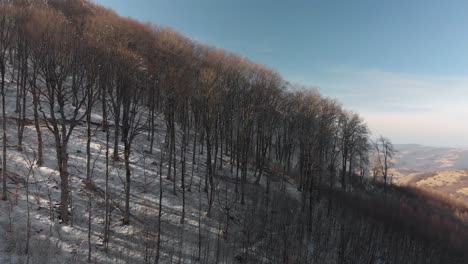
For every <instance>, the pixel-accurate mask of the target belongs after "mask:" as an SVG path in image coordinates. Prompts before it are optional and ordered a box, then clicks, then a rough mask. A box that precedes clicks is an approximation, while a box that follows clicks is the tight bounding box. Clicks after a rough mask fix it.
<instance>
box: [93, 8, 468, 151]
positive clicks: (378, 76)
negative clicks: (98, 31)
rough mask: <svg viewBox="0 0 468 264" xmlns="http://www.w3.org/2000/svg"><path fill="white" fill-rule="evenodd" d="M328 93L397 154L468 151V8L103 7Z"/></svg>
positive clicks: (326, 94) (327, 94)
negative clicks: (406, 148) (421, 148)
mask: <svg viewBox="0 0 468 264" xmlns="http://www.w3.org/2000/svg"><path fill="white" fill-rule="evenodd" d="M95 2H97V3H99V4H102V5H104V6H106V7H110V8H111V9H113V10H115V11H116V12H117V13H119V14H120V15H123V16H129V17H133V18H135V19H138V20H140V21H142V22H151V23H153V24H156V25H161V26H169V27H171V28H173V29H174V30H176V31H178V32H180V33H183V34H185V35H186V36H188V37H191V38H192V39H194V40H197V41H200V42H203V43H208V44H211V45H214V46H217V47H220V48H224V49H227V50H230V51H234V52H237V53H239V54H241V55H243V56H247V57H249V58H250V59H251V60H253V61H256V62H260V63H262V64H265V65H268V66H270V67H271V68H273V69H275V70H277V71H278V72H279V73H280V74H281V75H282V76H283V77H284V78H285V79H286V80H288V81H290V82H292V83H299V84H302V85H306V86H316V87H319V89H320V91H321V93H322V94H323V95H325V96H329V97H333V98H337V99H338V100H340V101H341V102H342V103H343V105H344V106H345V107H346V108H347V109H350V110H353V111H355V112H358V113H360V114H361V115H362V116H363V118H364V119H365V120H366V122H367V124H368V125H369V127H370V129H371V130H372V132H373V134H374V136H379V135H384V136H386V137H389V138H390V139H391V140H392V141H393V142H394V143H396V144H404V143H415V144H423V145H429V146H447V147H468V15H467V14H468V13H467V11H468V1H466V0H445V1H443V0H440V1H436V0H411V1H408V0H380V1H379V0H353V1H349V0H341V1H340V0H131V1H130V0H95Z"/></svg>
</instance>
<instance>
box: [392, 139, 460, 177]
mask: <svg viewBox="0 0 468 264" xmlns="http://www.w3.org/2000/svg"><path fill="white" fill-rule="evenodd" d="M395 148H396V149H397V150H398V153H397V154H396V155H395V169H396V171H397V172H398V173H397V175H399V174H402V175H408V174H411V173H415V172H422V171H440V170H459V169H466V168H468V148H444V147H429V146H423V145H417V144H396V145H395Z"/></svg>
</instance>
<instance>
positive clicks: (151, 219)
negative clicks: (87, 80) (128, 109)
mask: <svg viewBox="0 0 468 264" xmlns="http://www.w3.org/2000/svg"><path fill="white" fill-rule="evenodd" d="M15 89H16V88H15V87H13V86H10V87H9V89H8V92H7V110H8V111H7V116H8V117H9V118H8V120H7V126H8V136H7V141H8V145H7V146H8V160H7V164H8V165H7V171H8V175H9V178H8V190H9V201H7V202H0V234H1V235H0V263H23V261H24V260H25V246H26V237H27V235H26V230H27V209H28V207H29V211H30V222H31V239H30V251H29V255H30V256H31V261H30V263H80V262H84V261H85V260H86V258H87V254H88V242H87V234H88V212H89V206H88V204H89V200H91V207H92V210H91V216H92V225H91V227H92V243H91V244H92V245H91V246H92V259H93V262H94V263H144V262H145V261H146V260H150V259H152V258H153V257H154V254H155V248H156V246H155V241H156V234H157V228H156V226H157V215H158V195H159V184H160V183H159V175H158V170H159V167H158V165H159V161H160V159H159V156H160V154H161V153H160V146H161V145H162V141H163V139H164V136H165V126H164V122H163V120H161V119H158V122H157V137H156V139H155V146H154V151H153V154H148V153H147V150H148V149H149V141H148V139H147V134H146V132H145V133H142V134H141V135H139V136H137V138H136V140H135V143H134V144H133V151H132V155H131V164H132V183H131V197H130V208H131V214H132V217H131V219H130V222H131V224H130V225H128V226H124V225H122V224H121V223H122V222H121V219H122V211H121V210H120V209H119V208H123V207H124V176H125V175H124V174H125V170H124V166H123V162H113V161H112V159H111V158H110V163H111V164H110V178H109V187H110V193H111V200H112V203H113V204H114V208H113V210H112V217H111V233H110V242H109V247H108V250H107V252H106V251H105V247H104V245H103V241H102V233H103V227H104V196H103V190H104V186H105V137H106V133H105V132H103V131H102V130H101V129H100V128H99V127H98V126H96V125H93V127H92V129H93V137H92V144H91V152H92V163H93V164H92V172H93V173H92V175H93V176H92V177H93V178H92V179H93V181H94V182H95V185H96V187H97V188H96V189H94V190H91V191H90V190H88V189H86V188H85V186H84V184H83V180H84V179H85V177H86V169H85V168H86V136H85V135H86V124H85V123H84V122H83V123H82V124H80V125H79V126H77V127H76V128H75V130H74V132H73V134H72V136H71V139H70V143H69V146H68V153H69V172H70V187H71V192H72V201H71V204H72V211H71V212H72V225H64V224H60V221H59V219H58V213H57V209H58V205H59V201H60V199H59V197H60V189H59V186H60V178H59V175H58V171H57V170H56V169H57V164H56V159H55V148H54V147H55V145H54V144H55V143H54V140H53V138H52V135H51V133H50V132H49V131H48V129H47V128H46V127H45V126H43V128H42V131H43V132H44V134H43V136H44V157H45V162H44V165H43V166H41V167H37V166H33V167H32V170H30V168H31V166H30V165H31V164H32V163H33V162H34V156H35V150H36V147H37V146H36V145H37V140H36V131H35V128H34V126H33V125H32V124H29V125H27V126H26V128H25V132H24V150H23V151H21V152H20V151H18V150H17V149H16V142H17V132H16V120H15V119H14V117H15V116H16V115H17V114H16V113H15V112H14V106H15V97H16V90H15ZM31 104H32V103H31V102H30V98H28V106H30V105H31ZM30 108H31V107H29V108H28V114H27V118H28V119H31V120H32V118H33V117H32V113H31V109H30ZM97 109H100V108H99V107H96V110H97ZM95 112H96V113H95V114H93V120H92V121H93V122H100V119H101V118H102V117H101V116H100V115H99V112H97V111H95ZM111 132H112V131H111ZM112 142H113V133H111V138H110V154H112V152H113V149H112ZM190 145H191V144H190ZM177 146H178V145H177ZM177 148H178V147H177ZM120 150H123V146H120ZM205 153H206V151H205ZM179 156H180V153H178V155H177V157H178V158H179ZM122 157H123V155H122ZM191 157H192V154H191V150H190V147H189V151H188V153H187V172H186V184H187V185H188V184H190V183H191V182H192V183H193V184H192V188H191V189H192V191H191V192H186V214H185V223H184V224H183V225H181V224H180V217H181V211H182V193H181V187H180V164H179V162H178V166H179V167H178V170H177V181H178V183H177V192H176V193H175V194H174V193H173V192H172V186H173V182H172V181H169V180H166V179H165V174H166V173H167V172H166V167H164V168H165V169H164V170H163V182H162V185H163V196H164V198H163V206H162V207H163V209H162V212H163V216H162V222H161V223H162V232H161V235H162V239H161V245H162V248H161V249H162V257H161V262H162V263H169V262H173V261H181V262H183V263H191V262H195V259H196V256H197V255H198V243H199V242H198V238H199V237H201V238H202V240H203V243H205V244H204V247H205V248H206V247H210V246H211V247H213V248H214V246H215V244H214V242H212V243H211V242H209V241H216V238H217V237H218V236H219V233H220V229H221V228H220V226H221V224H220V222H219V221H218V220H219V219H224V218H223V215H222V211H221V210H220V206H219V205H220V204H221V203H225V202H226V200H229V201H230V202H232V201H233V200H234V199H235V197H236V196H238V194H235V193H234V192H233V190H234V180H233V179H234V175H232V174H231V172H230V167H231V165H230V164H229V163H228V159H227V158H226V161H225V162H224V167H223V168H222V169H218V170H217V172H216V173H217V175H219V178H224V179H227V180H216V181H217V182H219V183H218V185H217V195H216V196H217V198H216V201H215V202H214V208H213V214H212V217H210V218H208V217H206V216H205V212H206V209H207V208H208V205H207V195H206V193H205V192H203V190H202V191H201V192H199V190H200V189H203V187H202V188H199V187H200V186H199V184H200V183H201V184H203V183H202V182H203V178H204V175H205V165H204V164H205V157H204V156H203V155H200V156H199V162H197V163H196V164H195V165H194V166H193V168H194V171H193V172H192V163H191V161H192V159H191ZM192 174H193V179H191V175H192ZM28 177H29V203H26V188H25V186H26V185H25V183H26V180H27V178H28ZM273 184H274V183H273ZM249 188H250V187H249V185H248V186H247V190H249ZM288 191H290V192H292V193H295V188H293V187H292V186H289V187H288ZM200 200H201V203H200V202H199V201H200ZM199 208H201V214H200V212H199ZM242 210H243V208H242V207H241V206H240V205H238V204H237V203H234V208H233V209H232V211H231V214H232V215H234V218H235V215H236V214H241V213H242ZM199 217H200V218H201V220H202V225H201V229H200V230H201V231H200V234H199V230H198V222H199ZM239 228H240V227H239ZM237 230H238V227H236V224H232V226H231V227H230V233H232V234H235V233H236V232H237ZM200 235H201V236H200ZM209 243H211V244H209ZM223 243H224V242H223ZM226 243H229V242H226ZM207 251H209V252H211V253H210V255H211V258H212V259H213V258H214V257H213V254H214V250H212V249H211V250H207ZM227 254H230V255H231V257H233V255H234V254H235V252H231V253H227ZM145 256H146V260H145ZM205 258H207V257H205ZM24 263H25V262H24Z"/></svg>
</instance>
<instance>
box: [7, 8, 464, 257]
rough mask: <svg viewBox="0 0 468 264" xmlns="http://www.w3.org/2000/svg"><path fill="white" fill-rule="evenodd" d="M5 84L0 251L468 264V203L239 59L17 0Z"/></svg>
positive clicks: (339, 114)
mask: <svg viewBox="0 0 468 264" xmlns="http://www.w3.org/2000/svg"><path fill="white" fill-rule="evenodd" d="M0 85H1V87H0V89H1V90H0V93H1V104H0V105H1V115H0V117H1V123H2V128H1V131H2V136H1V146H2V155H1V161H2V166H1V179H2V187H1V198H2V201H0V263H33V264H36V263H38V264H41V263H320V264H321V263H340V264H341V263H414V264H417V263H419V264H425V263H444V264H445V263H454V264H456V263H460V264H463V263H467V259H468V253H467V251H466V249H467V246H468V206H467V205H466V204H465V203H462V202H459V201H457V200H455V199H452V198H451V197H448V196H443V195H441V194H435V193H432V192H428V191H424V190H420V189H417V188H413V187H403V186H394V185H392V184H391V183H390V180H389V179H388V177H387V175H388V170H389V169H390V167H391V158H392V155H393V154H394V153H393V149H392V144H391V142H390V141H389V140H388V139H386V138H384V137H381V138H380V139H378V140H377V141H376V142H373V141H372V140H371V134H370V132H369V129H368V127H367V125H366V123H365V121H364V120H363V119H362V118H361V117H360V116H359V114H357V113H355V112H353V111H350V110H348V109H345V108H344V107H343V106H342V105H341V104H340V103H339V102H337V101H336V100H334V99H332V98H328V97H326V96H325V95H322V94H320V93H319V92H318V91H315V90H307V89H300V88H297V87H296V86H295V85H291V84H290V83H289V82H287V81H286V80H284V79H283V77H282V76H281V75H280V74H278V73H277V72H276V71H275V70H273V69H270V68H268V67H267V66H264V65H261V64H258V63H255V62H253V61H250V60H249V59H248V58H245V57H242V56H240V55H238V54H235V53H232V52H229V51H225V50H221V49H218V48H216V47H212V46H209V45H205V44H202V43H198V42H196V41H193V40H191V39H189V38H187V37H185V36H183V35H181V34H179V33H177V32H175V31H173V30H171V29H169V28H163V27H159V26H157V25H151V24H144V23H141V22H138V21H136V20H133V19H132V18H124V17H120V16H119V15H117V14H116V13H115V12H113V11H112V10H109V9H107V8H104V7H102V6H99V5H97V4H95V3H93V2H91V1H87V0H46V1H44V0H13V1H6V0H5V1H0ZM376 149H377V151H376Z"/></svg>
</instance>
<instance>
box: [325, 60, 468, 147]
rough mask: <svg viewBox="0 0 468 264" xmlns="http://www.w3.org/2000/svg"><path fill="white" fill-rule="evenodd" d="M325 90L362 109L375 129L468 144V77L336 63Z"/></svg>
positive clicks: (403, 137)
mask: <svg viewBox="0 0 468 264" xmlns="http://www.w3.org/2000/svg"><path fill="white" fill-rule="evenodd" d="M324 76H325V78H324V79H323V80H322V81H321V82H320V87H321V90H322V93H324V94H326V95H330V96H332V97H336V98H338V99H339V100H340V101H342V102H343V103H344V105H345V106H346V107H347V108H350V109H353V110H357V111H359V112H360V113H361V114H362V115H363V116H364V117H365V118H366V120H367V122H368V124H369V126H370V128H371V129H372V131H373V132H374V134H377V135H378V134H385V135H387V136H389V137H391V138H393V139H394V140H396V141H398V143H419V144H426V145H437V146H455V145H456V146H468V137H467V136H466V135H468V125H465V124H464V123H466V122H463V120H464V119H466V118H467V117H468V104H467V102H468V77H465V76H425V75H412V74H403V73H395V72H386V71H381V70H373V69H356V68H352V67H345V66H342V67H337V68H334V69H331V70H329V71H328V72H326V74H325V75H324Z"/></svg>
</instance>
